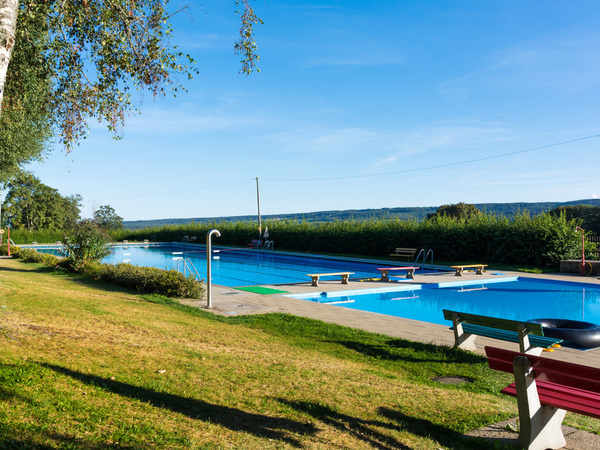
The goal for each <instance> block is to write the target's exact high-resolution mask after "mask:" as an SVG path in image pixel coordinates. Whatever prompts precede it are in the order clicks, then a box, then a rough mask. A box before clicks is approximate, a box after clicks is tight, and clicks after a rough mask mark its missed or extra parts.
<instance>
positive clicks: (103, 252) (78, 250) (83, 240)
mask: <svg viewBox="0 0 600 450" xmlns="http://www.w3.org/2000/svg"><path fill="white" fill-rule="evenodd" d="M109 241H110V238H109V236H108V235H107V234H106V233H105V232H104V231H102V229H101V228H100V227H99V226H98V225H97V224H96V223H95V222H93V221H92V220H87V219H86V220H82V221H80V222H79V223H77V225H75V226H74V227H73V229H72V230H71V231H70V232H69V233H68V234H67V235H66V236H65V237H64V247H63V253H64V256H65V257H67V258H70V259H71V260H72V262H73V264H72V265H73V267H74V268H75V270H78V269H79V268H81V267H83V266H85V265H86V264H88V263H90V262H92V261H99V260H101V259H102V258H104V257H105V256H108V255H110V249H109V248H108V246H107V244H108V242H109Z"/></svg>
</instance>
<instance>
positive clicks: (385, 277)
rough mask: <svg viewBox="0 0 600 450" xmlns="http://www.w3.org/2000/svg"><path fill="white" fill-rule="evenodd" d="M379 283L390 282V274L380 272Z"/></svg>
mask: <svg viewBox="0 0 600 450" xmlns="http://www.w3.org/2000/svg"><path fill="white" fill-rule="evenodd" d="M381 281H390V273H389V271H387V270H382V271H381Z"/></svg>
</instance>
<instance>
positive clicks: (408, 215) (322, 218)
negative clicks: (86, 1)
mask: <svg viewBox="0 0 600 450" xmlns="http://www.w3.org/2000/svg"><path fill="white" fill-rule="evenodd" d="M578 205H589V206H596V207H600V199H588V200H577V201H572V202H564V203H563V202H539V203H531V202H530V203H527V202H520V203H478V204H475V205H473V206H475V207H476V208H477V209H478V210H480V211H482V212H484V213H486V214H492V215H497V216H504V217H508V218H512V217H515V216H517V215H519V214H522V213H524V212H527V213H529V214H530V215H532V216H537V215H538V214H543V213H546V212H549V211H550V210H553V209H556V208H558V207H572V206H578ZM437 209H439V208H438V207H436V206H425V207H401V208H379V209H348V210H343V211H316V212H309V213H293V214H272V215H265V216H263V218H264V219H265V220H300V221H308V222H335V221H338V220H373V219H378V220H379V219H381V220H385V219H401V220H424V219H426V218H427V217H428V216H430V215H431V214H433V213H435V212H436V210H437ZM251 220H256V216H249V215H246V216H231V217H208V218H172V219H156V220H135V221H125V222H123V225H124V227H125V228H128V229H132V230H135V229H144V228H155V227H162V226H166V225H185V224H188V223H190V222H199V223H206V224H208V223H223V222H245V221H251ZM597 233H599V234H600V228H599V229H598V231H597Z"/></svg>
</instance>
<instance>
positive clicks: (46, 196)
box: [0, 172, 123, 243]
mask: <svg viewBox="0 0 600 450" xmlns="http://www.w3.org/2000/svg"><path fill="white" fill-rule="evenodd" d="M0 187H2V190H3V191H5V192H6V196H5V198H4V201H3V202H2V205H1V206H2V211H1V212H2V214H1V216H0V228H5V227H10V229H11V233H12V235H11V238H13V237H14V238H17V239H19V240H20V242H21V243H30V242H32V241H37V242H53V241H58V240H61V239H62V236H63V235H64V234H65V232H67V231H69V230H71V229H73V227H75V226H76V225H77V224H78V223H79V222H81V220H82V219H81V209H80V208H81V196H80V195H77V194H76V195H70V196H67V197H65V196H62V195H61V194H60V193H59V192H58V190H57V189H54V188H52V187H50V186H47V185H45V184H44V183H42V182H41V181H40V180H39V179H38V178H36V177H35V176H34V175H33V174H31V173H29V172H19V173H18V174H17V175H16V176H14V177H13V178H11V179H10V180H9V181H8V182H6V183H3V184H2V185H1V186H0ZM92 220H93V222H94V223H95V224H96V225H98V226H99V227H100V228H102V229H104V230H111V229H118V228H121V227H123V218H122V217H120V216H119V215H117V213H116V212H115V210H114V209H113V208H112V207H111V206H109V205H102V206H100V207H98V208H97V209H96V210H95V211H94V217H93V219H92ZM14 238H13V240H15V239H14Z"/></svg>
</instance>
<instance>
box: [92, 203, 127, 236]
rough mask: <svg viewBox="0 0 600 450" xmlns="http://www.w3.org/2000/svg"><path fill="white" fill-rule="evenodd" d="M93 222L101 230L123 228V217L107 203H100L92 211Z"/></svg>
mask: <svg viewBox="0 0 600 450" xmlns="http://www.w3.org/2000/svg"><path fill="white" fill-rule="evenodd" d="M94 222H95V223H96V224H97V225H98V226H99V227H100V228H101V229H103V230H119V229H121V228H123V218H122V217H121V216H119V215H118V214H117V213H116V211H115V210H114V208H113V207H112V206H109V205H102V206H100V207H99V208H98V209H97V210H96V211H94Z"/></svg>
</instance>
